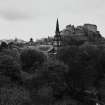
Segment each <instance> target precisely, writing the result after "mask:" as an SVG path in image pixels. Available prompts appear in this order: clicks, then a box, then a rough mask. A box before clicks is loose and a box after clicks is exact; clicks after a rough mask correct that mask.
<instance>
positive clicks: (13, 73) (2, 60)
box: [0, 55, 21, 82]
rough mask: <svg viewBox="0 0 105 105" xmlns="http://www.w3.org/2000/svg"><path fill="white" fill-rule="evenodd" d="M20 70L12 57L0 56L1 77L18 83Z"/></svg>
mask: <svg viewBox="0 0 105 105" xmlns="http://www.w3.org/2000/svg"><path fill="white" fill-rule="evenodd" d="M20 70H21V67H20V64H19V63H18V62H17V61H15V60H14V58H13V57H12V56H8V55H3V56H0V73H1V74H2V75H5V76H7V77H10V79H11V80H12V81H15V82H16V81H18V82H20V81H21V77H20Z"/></svg>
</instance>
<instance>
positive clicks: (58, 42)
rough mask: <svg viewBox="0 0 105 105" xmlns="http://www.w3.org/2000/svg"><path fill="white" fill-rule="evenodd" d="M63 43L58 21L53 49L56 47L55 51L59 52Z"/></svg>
mask: <svg viewBox="0 0 105 105" xmlns="http://www.w3.org/2000/svg"><path fill="white" fill-rule="evenodd" d="M61 41H62V38H61V35H60V30H59V21H58V19H57V22H56V30H55V36H54V39H53V47H54V49H55V51H57V50H58V48H59V47H61Z"/></svg>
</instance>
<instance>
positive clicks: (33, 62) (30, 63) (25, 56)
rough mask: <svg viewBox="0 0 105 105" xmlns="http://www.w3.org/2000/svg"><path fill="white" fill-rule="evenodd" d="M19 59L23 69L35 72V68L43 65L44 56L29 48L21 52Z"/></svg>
mask: <svg viewBox="0 0 105 105" xmlns="http://www.w3.org/2000/svg"><path fill="white" fill-rule="evenodd" d="M20 59H21V64H22V69H23V71H26V72H35V69H38V68H39V67H40V66H42V65H43V63H44V61H45V56H44V54H43V53H42V52H39V51H37V50H35V49H31V48H30V49H24V50H23V51H22V52H21V55H20Z"/></svg>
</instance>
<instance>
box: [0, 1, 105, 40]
mask: <svg viewBox="0 0 105 105" xmlns="http://www.w3.org/2000/svg"><path fill="white" fill-rule="evenodd" d="M104 11H105V0H62V1H61V0H44V1H42V0H0V40H1V39H9V38H10V39H14V38H19V39H24V40H29V39H30V38H31V37H32V38H33V39H35V40H36V39H39V38H42V37H47V36H53V35H54V33H55V28H56V20H57V18H59V26H60V30H62V29H64V28H65V26H66V25H69V24H72V25H74V26H78V25H83V24H85V23H90V24H95V25H97V27H98V30H99V31H100V33H101V34H102V36H104V37H105V30H104V29H105V21H104V18H105V14H104Z"/></svg>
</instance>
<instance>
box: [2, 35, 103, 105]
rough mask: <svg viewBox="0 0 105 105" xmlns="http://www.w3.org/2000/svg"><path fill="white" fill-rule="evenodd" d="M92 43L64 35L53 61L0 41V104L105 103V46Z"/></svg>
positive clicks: (62, 104) (40, 53)
mask: <svg viewBox="0 0 105 105" xmlns="http://www.w3.org/2000/svg"><path fill="white" fill-rule="evenodd" d="M91 42H92V41H91ZM91 42H88V41H87V42H83V41H81V40H80V41H79V40H78V41H77V40H75V39H71V38H70V37H69V36H66V37H64V40H63V43H66V44H65V46H62V47H61V48H59V50H58V52H57V54H56V55H54V56H53V57H54V59H52V58H50V57H48V56H46V55H45V54H44V53H43V52H41V51H40V50H38V49H32V48H30V47H23V48H20V46H17V47H11V46H10V45H9V44H6V43H5V42H2V44H1V46H0V104H1V105H46V104H47V105H50V104H51V105H56V104H57V105H58V104H61V105H66V104H69V105H90V104H91V105H94V103H95V102H100V103H101V104H103V103H105V45H104V46H103V45H100V46H99V45H98V44H97V43H99V41H98V42H97V41H96V42H95V44H94V43H91ZM104 43H105V42H104Z"/></svg>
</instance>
